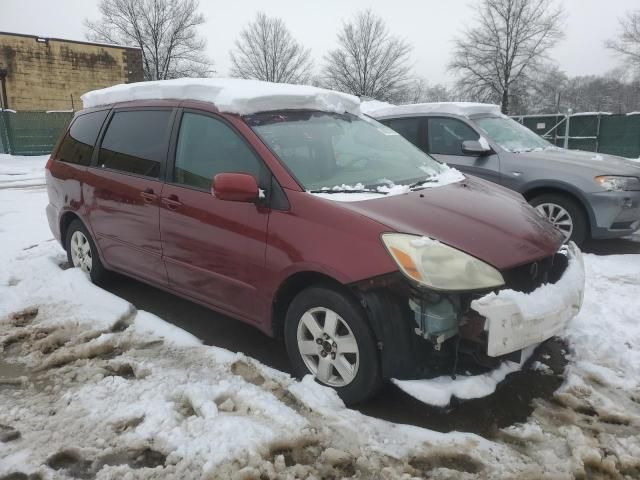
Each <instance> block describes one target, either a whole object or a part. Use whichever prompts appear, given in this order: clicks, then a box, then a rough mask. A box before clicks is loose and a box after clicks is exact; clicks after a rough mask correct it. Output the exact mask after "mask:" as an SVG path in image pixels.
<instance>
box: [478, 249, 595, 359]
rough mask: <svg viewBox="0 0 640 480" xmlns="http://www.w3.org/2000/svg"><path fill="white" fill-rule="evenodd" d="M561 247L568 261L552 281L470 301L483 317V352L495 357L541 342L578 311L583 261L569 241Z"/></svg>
mask: <svg viewBox="0 0 640 480" xmlns="http://www.w3.org/2000/svg"><path fill="white" fill-rule="evenodd" d="M565 248H566V254H567V256H568V258H569V264H568V266H567V268H566V270H565V271H564V273H563V275H562V277H561V278H560V279H559V280H558V281H557V282H556V283H554V284H546V285H543V286H541V287H539V288H537V289H536V290H534V291H533V292H531V293H529V294H527V293H522V292H516V291H514V290H502V291H500V292H499V293H497V294H495V293H490V294H488V295H485V296H484V297H482V298H479V299H477V300H474V301H472V302H471V308H472V309H473V310H475V311H477V312H478V313H480V314H481V315H482V316H484V317H485V318H486V322H485V330H487V332H488V342H487V355H489V356H490V357H498V356H501V355H506V354H508V353H511V352H515V351H516V350H521V349H523V348H525V347H528V346H530V345H535V344H537V343H541V342H543V341H545V340H547V339H549V338H551V337H552V336H554V335H557V334H559V333H560V332H562V331H563V330H564V328H565V326H566V325H567V323H568V322H569V321H570V320H571V319H572V318H573V317H575V316H576V315H577V314H578V312H579V311H580V308H581V306H582V299H583V295H584V278H585V277H584V263H583V260H582V253H581V252H580V249H578V247H577V246H576V245H575V244H574V243H573V242H571V243H570V244H569V245H568V246H567V247H565Z"/></svg>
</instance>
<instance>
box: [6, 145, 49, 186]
mask: <svg viewBox="0 0 640 480" xmlns="http://www.w3.org/2000/svg"><path fill="white" fill-rule="evenodd" d="M48 159H49V155H37V156H31V157H23V156H18V155H7V154H4V153H0V189H2V188H7V187H11V188H16V187H32V186H36V185H44V166H45V165H46V163H47V160H48Z"/></svg>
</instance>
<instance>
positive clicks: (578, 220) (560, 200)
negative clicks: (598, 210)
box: [529, 193, 589, 246]
mask: <svg viewBox="0 0 640 480" xmlns="http://www.w3.org/2000/svg"><path fill="white" fill-rule="evenodd" d="M529 203H530V204H531V206H533V207H534V208H535V209H536V211H537V212H538V213H539V214H540V215H541V216H543V217H545V218H546V219H547V220H549V221H550V222H551V223H552V224H553V226H554V227H556V228H558V229H559V230H560V231H561V232H562V233H563V234H564V237H565V243H568V242H569V241H573V242H575V243H576V245H578V246H580V245H582V243H584V241H585V240H586V238H587V233H588V227H589V221H588V220H587V215H586V214H585V212H584V210H583V208H582V206H581V205H580V204H579V203H578V202H577V201H576V200H574V199H573V198H571V197H569V196H567V195H562V194H556V193H546V194H543V195H539V196H537V197H535V198H532V199H531V201H530V202H529Z"/></svg>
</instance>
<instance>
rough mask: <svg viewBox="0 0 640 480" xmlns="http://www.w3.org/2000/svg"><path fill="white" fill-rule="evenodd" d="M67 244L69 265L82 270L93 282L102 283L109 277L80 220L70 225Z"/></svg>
mask: <svg viewBox="0 0 640 480" xmlns="http://www.w3.org/2000/svg"><path fill="white" fill-rule="evenodd" d="M65 246H66V249H67V260H68V261H69V265H71V266H73V267H75V268H79V269H80V270H82V271H83V272H84V273H86V274H87V275H88V276H89V278H90V279H91V281H92V282H93V283H100V282H102V281H104V280H105V279H106V278H107V275H108V271H107V270H106V269H105V268H104V266H103V265H102V262H101V261H100V256H99V255H98V250H97V249H96V245H95V243H94V242H93V239H92V238H91V235H90V234H89V231H88V230H87V228H86V227H85V226H84V224H83V223H82V222H81V221H80V220H74V221H73V222H71V224H70V225H69V228H68V229H67V235H66V240H65Z"/></svg>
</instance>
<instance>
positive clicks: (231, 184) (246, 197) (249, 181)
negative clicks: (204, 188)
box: [211, 173, 258, 203]
mask: <svg viewBox="0 0 640 480" xmlns="http://www.w3.org/2000/svg"><path fill="white" fill-rule="evenodd" d="M211 193H212V194H213V196H215V197H216V198H219V199H220V200H228V201H230V202H245V203H253V202H255V201H256V200H257V199H258V182H256V179H255V178H254V177H253V176H252V175H248V174H246V173H219V174H217V175H216V176H215V177H213V182H212V184H211Z"/></svg>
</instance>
